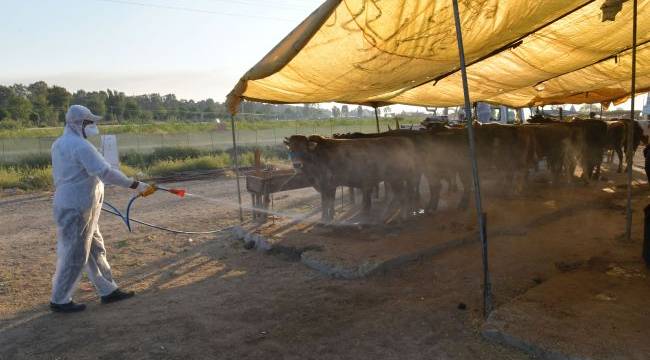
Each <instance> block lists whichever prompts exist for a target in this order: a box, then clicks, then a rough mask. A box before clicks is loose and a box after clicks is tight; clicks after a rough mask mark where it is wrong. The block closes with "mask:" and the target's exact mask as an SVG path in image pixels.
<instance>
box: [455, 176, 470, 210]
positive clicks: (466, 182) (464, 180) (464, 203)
mask: <svg viewBox="0 0 650 360" xmlns="http://www.w3.org/2000/svg"><path fill="white" fill-rule="evenodd" d="M460 179H461V185H463V194H462V196H461V198H460V201H459V202H458V209H460V210H466V209H467V208H468V207H469V197H470V192H471V191H472V190H470V189H471V188H472V177H471V176H470V174H469V173H467V172H465V173H463V174H461V176H460Z"/></svg>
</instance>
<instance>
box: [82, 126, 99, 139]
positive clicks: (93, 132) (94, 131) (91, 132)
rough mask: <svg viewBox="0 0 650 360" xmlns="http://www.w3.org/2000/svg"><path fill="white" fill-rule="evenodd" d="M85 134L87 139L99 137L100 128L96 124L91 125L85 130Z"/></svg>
mask: <svg viewBox="0 0 650 360" xmlns="http://www.w3.org/2000/svg"><path fill="white" fill-rule="evenodd" d="M84 133H85V134H86V137H90V136H97V135H99V128H98V127H97V125H96V124H90V125H88V126H86V127H85V128H84Z"/></svg>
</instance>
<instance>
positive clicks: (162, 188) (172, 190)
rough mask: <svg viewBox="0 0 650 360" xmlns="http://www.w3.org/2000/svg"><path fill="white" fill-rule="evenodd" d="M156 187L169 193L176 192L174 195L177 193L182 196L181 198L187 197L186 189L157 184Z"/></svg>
mask: <svg viewBox="0 0 650 360" xmlns="http://www.w3.org/2000/svg"><path fill="white" fill-rule="evenodd" d="M156 188H157V189H158V190H163V191H167V192H168V193H171V194H174V195H176V196H178V197H181V198H182V197H185V189H167V188H164V187H160V186H157V187H156Z"/></svg>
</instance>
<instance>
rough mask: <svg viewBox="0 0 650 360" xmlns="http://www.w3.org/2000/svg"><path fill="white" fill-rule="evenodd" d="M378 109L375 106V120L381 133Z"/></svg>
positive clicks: (378, 131)
mask: <svg viewBox="0 0 650 360" xmlns="http://www.w3.org/2000/svg"><path fill="white" fill-rule="evenodd" d="M377 111H378V110H377V106H375V121H376V122H377V134H379V133H380V130H379V113H378V112H377Z"/></svg>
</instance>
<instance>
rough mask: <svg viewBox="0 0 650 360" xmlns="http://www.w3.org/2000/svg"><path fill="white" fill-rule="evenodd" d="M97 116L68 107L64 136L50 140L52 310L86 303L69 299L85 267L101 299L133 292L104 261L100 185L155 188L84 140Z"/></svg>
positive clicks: (116, 298) (144, 191) (146, 191)
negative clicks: (53, 251) (113, 164)
mask: <svg viewBox="0 0 650 360" xmlns="http://www.w3.org/2000/svg"><path fill="white" fill-rule="evenodd" d="M100 119H101V117H99V116H96V115H94V114H93V113H92V112H91V111H90V110H89V109H87V108H86V107H84V106H81V105H72V106H70V108H69V109H68V112H67V113H66V115H65V122H66V124H65V129H64V131H63V135H62V136H61V137H59V138H58V139H57V140H56V141H55V142H54V144H52V173H53V177H54V186H55V188H56V191H55V193H54V220H55V223H56V227H57V250H56V254H57V263H56V272H55V273H54V278H53V279H52V299H51V301H50V309H51V310H52V311H55V312H77V311H82V310H84V309H85V308H86V306H85V305H84V304H77V303H75V302H73V301H72V294H73V293H74V291H75V289H76V287H77V283H78V282H79V278H80V277H81V272H82V270H83V269H84V268H85V269H86V272H87V274H88V278H89V279H90V281H92V283H93V284H94V285H95V288H96V289H97V292H98V293H99V296H100V297H101V302H102V303H104V304H106V303H111V302H115V301H119V300H124V299H128V298H130V297H132V296H133V295H134V293H133V292H124V291H122V290H120V289H119V288H118V286H117V284H116V283H115V281H114V280H113V276H112V274H111V268H110V266H109V265H108V261H107V260H106V250H105V248H104V240H103V239H102V235H101V233H100V232H99V226H98V221H99V214H100V212H101V207H102V201H103V200H104V184H105V183H106V184H112V185H117V186H120V187H124V188H130V189H133V190H136V191H137V192H138V193H140V194H141V195H144V196H146V195H149V194H151V193H153V191H155V188H154V187H152V186H149V185H147V184H145V183H143V182H139V181H134V180H133V179H130V178H128V177H126V176H125V175H124V174H123V173H122V172H121V171H119V170H117V169H114V168H112V167H111V166H110V164H109V163H108V162H106V160H104V157H103V156H102V155H101V154H100V153H99V152H98V151H97V149H95V147H94V146H93V145H92V144H91V143H90V142H89V141H88V140H86V138H87V137H89V136H96V135H98V134H99V129H98V128H97V121H99V120H100Z"/></svg>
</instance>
